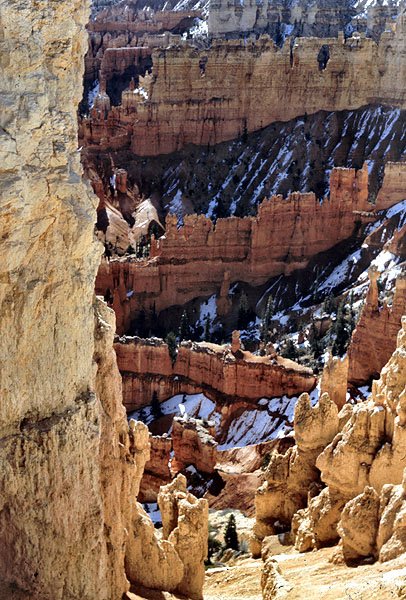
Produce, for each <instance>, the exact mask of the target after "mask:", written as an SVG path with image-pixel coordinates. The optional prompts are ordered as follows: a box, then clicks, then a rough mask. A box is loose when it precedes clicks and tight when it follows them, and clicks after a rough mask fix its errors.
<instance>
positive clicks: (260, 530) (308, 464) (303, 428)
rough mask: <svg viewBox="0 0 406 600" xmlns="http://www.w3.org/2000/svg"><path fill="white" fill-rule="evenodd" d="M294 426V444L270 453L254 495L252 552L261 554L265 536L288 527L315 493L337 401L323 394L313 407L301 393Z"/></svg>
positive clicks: (334, 422)
mask: <svg viewBox="0 0 406 600" xmlns="http://www.w3.org/2000/svg"><path fill="white" fill-rule="evenodd" d="M294 430H295V439H296V446H294V447H293V448H289V449H288V450H287V452H286V453H285V454H279V453H278V452H276V453H274V454H272V455H271V457H270V461H269V465H268V467H267V468H266V471H265V482H264V484H263V485H262V486H261V487H260V488H259V489H258V491H257V494H256V497H255V509H256V523H255V526H254V529H253V537H252V540H251V551H252V553H253V555H254V556H259V555H260V553H261V542H262V540H263V539H264V537H266V536H268V535H271V534H273V533H275V527H276V528H277V527H278V526H282V527H284V528H285V530H286V529H289V527H290V523H291V520H292V517H293V515H294V514H295V513H296V512H297V511H298V510H299V509H302V508H304V507H305V506H306V505H307V500H308V494H309V493H310V495H312V494H313V495H314V494H317V493H318V486H319V485H320V478H319V471H318V469H317V468H316V459H317V457H318V455H319V454H320V452H321V451H322V449H323V448H324V447H325V446H327V444H328V443H330V442H331V440H332V439H333V438H334V436H335V435H336V434H337V431H338V408H337V405H336V404H335V403H334V402H333V401H332V400H330V398H329V396H328V395H327V394H323V395H322V396H321V398H320V400H319V402H318V403H317V404H316V406H315V407H312V406H311V404H310V398H309V396H308V394H302V395H301V396H300V398H299V400H298V402H297V404H296V407H295V417H294Z"/></svg>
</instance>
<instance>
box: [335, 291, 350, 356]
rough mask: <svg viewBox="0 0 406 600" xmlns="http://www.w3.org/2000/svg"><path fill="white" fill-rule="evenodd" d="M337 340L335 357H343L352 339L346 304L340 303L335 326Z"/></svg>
mask: <svg viewBox="0 0 406 600" xmlns="http://www.w3.org/2000/svg"><path fill="white" fill-rule="evenodd" d="M333 333H334V335H335V339H334V342H333V347H332V352H333V355H334V356H343V354H344V353H345V351H346V349H347V346H348V342H349V340H350V337H351V327H350V324H349V322H348V315H347V310H346V307H345V305H344V302H340V304H339V305H338V309H337V317H336V320H335V323H334V325H333Z"/></svg>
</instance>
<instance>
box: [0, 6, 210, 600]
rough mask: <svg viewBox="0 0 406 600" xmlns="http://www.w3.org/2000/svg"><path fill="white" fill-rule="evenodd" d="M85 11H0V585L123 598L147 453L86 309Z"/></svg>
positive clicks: (45, 594)
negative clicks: (81, 130)
mask: <svg viewBox="0 0 406 600" xmlns="http://www.w3.org/2000/svg"><path fill="white" fill-rule="evenodd" d="M87 8H88V7H87V6H86V3H84V2H79V1H76V0H65V1H63V2H57V3H49V2H40V3H37V5H36V6H35V7H30V6H27V4H26V3H23V2H14V3H10V2H3V3H2V6H1V18H0V31H1V37H0V39H1V41H0V45H1V54H0V63H1V72H0V85H1V88H2V90H3V100H4V102H3V105H4V106H3V109H4V110H2V111H1V115H0V124H1V127H0V132H1V163H0V164H1V166H0V190H1V201H0V211H1V215H2V218H1V223H0V239H1V241H0V251H1V255H2V262H1V266H0V282H1V285H0V306H1V313H2V319H1V335H0V355H1V357H2V362H1V374H0V396H1V407H0V440H1V443H0V464H1V469H0V471H1V475H0V531H1V544H0V546H1V550H0V589H1V593H2V595H4V597H7V598H10V599H14V598H18V600H24V599H27V600H28V598H29V599H37V600H62V599H64V600H77V599H78V598H82V599H83V600H94V599H95V598H97V599H98V600H103V599H104V600H121V598H122V597H123V594H124V593H126V591H127V590H128V587H129V584H128V582H127V577H126V575H125V570H124V558H125V548H126V544H127V542H128V532H130V531H131V522H132V518H133V514H134V510H136V505H135V498H136V494H137V493H138V488H139V484H140V481H141V477H142V472H143V467H144V464H145V461H146V459H147V455H148V452H147V448H148V444H149V435H148V430H147V428H146V426H145V425H143V424H142V423H135V422H134V421H132V422H131V423H130V428H129V427H128V424H127V420H126V418H125V411H124V409H123V406H122V392H121V378H120V375H119V372H118V369H117V364H116V360H115V353H114V351H113V348H112V342H113V337H114V329H115V322H114V313H113V312H112V311H111V310H110V309H109V308H107V307H106V305H104V304H103V303H102V302H101V301H98V300H97V301H94V278H95V274H96V270H97V265H98V262H99V256H100V247H99V246H98V245H97V243H96V242H95V240H94V237H93V226H94V225H93V224H94V221H95V214H96V213H95V199H94V197H93V196H92V195H91V193H90V189H89V188H88V187H87V186H86V185H85V184H84V183H83V182H82V173H81V167H80V163H79V155H78V153H77V126H76V108H77V105H78V102H79V96H80V91H81V88H82V80H81V78H82V73H83V68H82V62H83V54H84V50H85V47H84V46H85V35H84V26H85V23H86V20H87V17H88V11H87ZM16 73H18V76H17V75H16ZM10 332H13V334H12V335H10ZM203 516H204V515H203ZM202 527H204V519H203V517H202ZM146 528H148V524H147V525H146ZM206 539H207V536H206ZM173 551H174V552H175V550H173ZM199 556H200V555H199ZM199 568H200V566H199Z"/></svg>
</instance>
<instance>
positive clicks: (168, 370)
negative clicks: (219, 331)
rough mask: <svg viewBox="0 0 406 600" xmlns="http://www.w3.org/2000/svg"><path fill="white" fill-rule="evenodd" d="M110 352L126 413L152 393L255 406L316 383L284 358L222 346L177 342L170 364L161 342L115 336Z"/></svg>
mask: <svg viewBox="0 0 406 600" xmlns="http://www.w3.org/2000/svg"><path fill="white" fill-rule="evenodd" d="M114 348H115V350H116V353H117V363H118V367H119V369H120V373H121V375H122V378H123V402H124V406H125V407H126V408H127V410H128V411H131V410H136V409H138V408H141V407H143V406H148V405H150V404H151V398H152V395H153V393H154V392H156V393H157V396H158V399H159V400H160V401H163V400H166V399H167V398H170V397H171V396H174V395H176V394H179V393H191V394H193V393H199V392H202V391H203V392H204V393H205V394H206V395H207V396H208V397H209V398H212V399H213V400H223V402H224V401H226V400H233V402H235V401H239V400H241V401H246V402H256V401H257V400H258V399H259V398H262V397H268V398H272V397H274V396H283V395H284V394H286V395H288V396H294V395H296V394H298V393H300V392H303V391H310V390H311V389H313V387H314V386H315V383H316V379H315V376H314V375H313V374H312V371H311V369H308V368H306V367H301V366H300V365H298V364H297V363H295V362H293V361H291V360H289V359H285V358H282V357H277V358H275V359H271V358H270V357H266V356H265V357H261V356H255V355H253V354H251V353H250V352H243V351H238V353H236V354H233V353H232V352H231V351H230V348H229V347H227V346H217V345H216V344H209V343H205V342H200V343H197V342H183V343H182V344H181V345H180V347H179V350H178V355H177V357H176V360H175V362H174V363H172V360H171V358H170V356H169V352H168V347H167V345H166V344H165V343H164V342H163V341H162V340H158V339H154V338H152V339H150V340H142V339H140V338H136V337H135V338H121V342H119V343H116V344H115V345H114Z"/></svg>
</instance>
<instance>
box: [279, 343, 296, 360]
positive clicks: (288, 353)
mask: <svg viewBox="0 0 406 600" xmlns="http://www.w3.org/2000/svg"><path fill="white" fill-rule="evenodd" d="M281 354H282V356H284V357H285V358H290V360H297V359H298V358H299V353H298V351H297V349H296V346H295V344H294V343H293V340H291V339H289V340H288V341H287V343H286V346H285V348H284V349H283V350H282V352H281Z"/></svg>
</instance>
